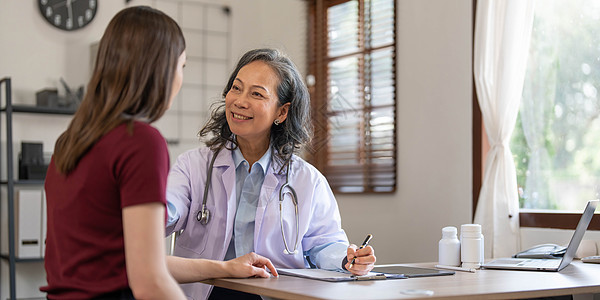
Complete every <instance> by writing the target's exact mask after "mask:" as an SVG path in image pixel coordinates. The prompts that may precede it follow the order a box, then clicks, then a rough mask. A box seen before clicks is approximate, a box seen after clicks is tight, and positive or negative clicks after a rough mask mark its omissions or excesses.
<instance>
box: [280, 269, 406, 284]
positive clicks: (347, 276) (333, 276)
mask: <svg viewBox="0 0 600 300" xmlns="http://www.w3.org/2000/svg"><path fill="white" fill-rule="evenodd" d="M277 272H278V273H279V274H283V275H288V276H295V277H302V278H307V279H315V280H322V281H329V282H342V281H362V280H384V279H404V278H408V277H406V276H404V274H384V273H377V272H369V273H368V274H367V275H362V276H356V275H352V274H351V273H350V272H342V271H331V270H322V269H277Z"/></svg>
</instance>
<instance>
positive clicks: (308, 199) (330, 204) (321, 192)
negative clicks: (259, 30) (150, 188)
mask: <svg viewBox="0 0 600 300" xmlns="http://www.w3.org/2000/svg"><path fill="white" fill-rule="evenodd" d="M223 96H224V98H225V103H224V104H223V103H221V105H219V106H217V107H216V108H215V109H214V110H213V112H212V116H211V119H210V120H209V122H208V123H207V124H206V125H205V127H204V128H203V129H202V130H201V131H200V134H199V135H200V136H202V137H207V136H209V138H208V140H207V141H206V145H207V147H200V148H198V149H194V150H190V151H188V152H186V153H184V154H182V155H180V156H179V158H178V159H177V162H176V163H175V165H174V166H173V167H172V168H171V172H170V174H169V183H168V188H167V201H168V213H169V218H168V222H167V234H169V233H171V232H178V233H179V235H178V238H177V241H176V245H175V249H174V255H177V256H183V257H190V258H210V259H224V260H228V259H232V258H235V257H239V256H241V255H244V254H246V253H250V252H256V253H258V254H260V255H263V256H266V257H268V258H270V259H271V261H272V262H273V264H274V265H275V266H276V267H279V268H309V267H311V266H313V267H317V268H322V269H347V270H348V271H350V272H352V273H354V274H358V275H361V274H366V273H367V272H368V271H370V270H371V269H372V268H373V266H374V263H375V255H374V251H373V248H371V247H370V246H368V247H365V248H363V249H360V250H357V247H356V246H355V245H350V246H348V239H347V237H346V234H345V232H344V230H343V229H342V228H341V219H340V214H339V211H338V207H337V203H336V200H335V198H334V195H333V193H332V191H331V189H330V187H329V185H328V183H327V181H326V179H325V177H324V176H323V175H322V174H321V173H320V172H319V171H318V170H317V169H315V168H314V167H313V166H312V165H310V164H309V163H307V162H306V161H304V160H302V159H301V158H300V157H298V156H296V155H295V154H294V152H295V151H297V150H299V149H300V147H301V146H302V145H304V144H305V143H307V142H308V141H309V140H310V135H311V127H310V113H309V106H310V103H309V101H310V100H309V94H308V90H307V88H306V86H305V85H304V83H303V82H302V79H301V77H300V74H299V72H298V71H297V69H296V67H295V65H294V64H293V63H292V62H291V60H289V59H288V58H287V57H286V56H284V55H283V54H281V53H280V52H279V51H277V50H273V49H256V50H251V51H249V52H247V53H246V54H245V55H244V56H243V57H242V58H241V59H240V61H239V62H238V64H237V67H236V68H235V70H234V71H233V73H232V74H231V76H230V78H229V81H228V83H227V86H226V87H225V89H224V91H223ZM295 201H297V205H295V204H294V202H295ZM355 257H356V259H355V263H354V264H353V265H352V266H351V265H350V263H348V261H352V259H353V258H355ZM210 288H211V287H210V286H208V285H204V284H200V283H193V284H188V285H184V286H183V289H184V292H186V294H187V295H188V296H191V297H192V298H194V299H202V298H205V297H206V296H207V295H208V293H209V292H210ZM213 294H214V293H213ZM212 296H214V295H212ZM212 296H211V298H212Z"/></svg>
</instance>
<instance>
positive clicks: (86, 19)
mask: <svg viewBox="0 0 600 300" xmlns="http://www.w3.org/2000/svg"><path fill="white" fill-rule="evenodd" d="M38 5H39V7H40V13H41V14H42V16H43V17H44V19H46V21H48V23H50V24H51V25H52V26H54V27H56V28H58V29H62V30H66V31H73V30H77V29H80V28H83V27H85V26H86V25H87V24H89V23H90V22H91V21H92V20H93V19H94V17H95V16H96V10H97V9H98V1H97V0H38Z"/></svg>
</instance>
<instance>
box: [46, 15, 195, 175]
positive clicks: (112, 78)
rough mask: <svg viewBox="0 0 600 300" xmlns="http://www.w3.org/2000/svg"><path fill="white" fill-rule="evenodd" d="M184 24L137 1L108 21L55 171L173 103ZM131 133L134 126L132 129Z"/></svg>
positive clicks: (65, 168) (68, 168) (56, 154)
mask: <svg viewBox="0 0 600 300" xmlns="http://www.w3.org/2000/svg"><path fill="white" fill-rule="evenodd" d="M184 50H185V40H184V37H183V33H182V32H181V28H179V26H178V25H177V23H176V22H175V21H174V20H173V19H171V18H170V17H169V16H167V15H166V14H164V13H163V12H161V11H159V10H156V9H153V8H150V7H147V6H134V7H129V8H126V9H123V10H121V11H120V12H119V13H117V14H116V15H115V16H114V17H113V19H112V20H111V21H110V23H109V24H108V27H107V28H106V31H105V32H104V35H103V36H102V39H101V40H100V45H99V47H98V55H97V58H96V65H95V67H94V72H93V74H92V78H91V79H90V82H89V83H88V86H87V91H86V94H85V97H84V99H83V101H82V102H81V105H80V107H79V109H78V110H77V112H76V113H75V115H74V116H73V120H72V121H71V123H70V124H69V127H68V128H67V130H66V131H65V132H64V133H63V134H62V135H61V136H60V137H59V138H58V140H57V141H56V145H55V148H54V162H55V165H56V168H57V170H58V171H59V172H60V173H62V174H68V173H69V172H70V171H72V170H73V169H75V167H76V166H77V163H78V162H79V160H80V159H81V158H82V157H83V156H84V155H85V153H87V151H88V150H89V149H90V148H91V147H92V146H93V145H94V144H95V143H96V142H97V141H98V139H100V138H101V137H102V136H103V135H104V134H106V133H107V132H109V131H110V130H112V129H113V128H115V127H117V126H118V125H120V124H122V123H123V122H128V123H129V129H130V130H132V128H133V127H132V125H133V121H134V120H139V121H144V122H148V123H151V122H154V121H156V120H157V119H159V118H160V117H161V116H162V115H163V114H164V112H165V111H166V110H167V108H168V106H169V103H168V102H169V97H170V95H171V87H172V83H173V78H174V76H175V71H176V68H177V62H178V60H179V56H180V55H181V54H182V53H183V51H184ZM130 132H131V131H130Z"/></svg>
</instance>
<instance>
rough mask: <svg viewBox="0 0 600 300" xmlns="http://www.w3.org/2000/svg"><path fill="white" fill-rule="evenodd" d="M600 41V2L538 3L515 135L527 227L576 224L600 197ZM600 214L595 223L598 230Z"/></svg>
mask: <svg viewBox="0 0 600 300" xmlns="http://www.w3.org/2000/svg"><path fill="white" fill-rule="evenodd" d="M599 45H600V3H599V2H597V1H593V0H548V1H544V5H536V7H535V16H534V23H533V30H532V36H531V45H530V49H529V57H528V65H527V71H526V75H525V82H524V87H523V94H522V98H521V106H520V109H519V116H518V118H517V122H516V124H515V130H514V132H513V136H512V139H511V142H510V147H511V151H512V152H513V156H514V161H515V167H516V171H517V183H518V188H519V202H520V207H521V213H520V223H521V226H522V227H552V228H569V229H573V228H575V226H576V224H577V222H578V220H579V216H580V213H581V211H582V210H583V208H584V207H585V203H586V202H587V200H590V199H596V198H598V197H599V196H600V147H599V146H600V118H599V117H600V99H599V98H598V91H597V89H598V88H600V46H599ZM479 114H480V113H479ZM474 117H475V116H474ZM475 119H476V118H474V120H475ZM475 124H476V123H475V122H474V127H476V126H475ZM474 141H476V139H474ZM474 156H476V154H475V155H474ZM476 169H477V167H476V166H474V175H475V174H481V171H479V172H476ZM599 217H600V216H595V217H594V219H593V221H592V223H591V224H590V227H589V228H590V229H600V222H599V221H600V218H599Z"/></svg>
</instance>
